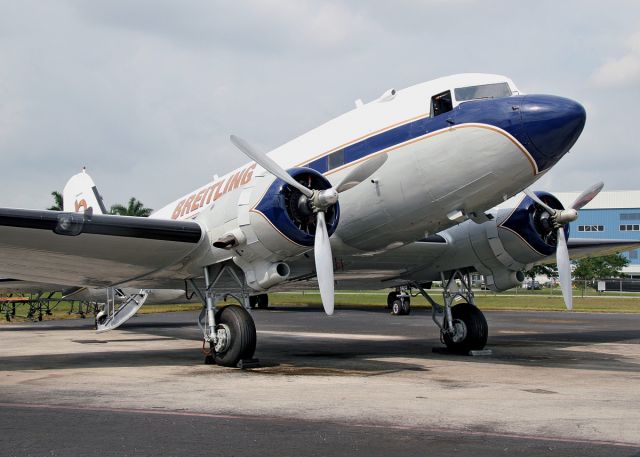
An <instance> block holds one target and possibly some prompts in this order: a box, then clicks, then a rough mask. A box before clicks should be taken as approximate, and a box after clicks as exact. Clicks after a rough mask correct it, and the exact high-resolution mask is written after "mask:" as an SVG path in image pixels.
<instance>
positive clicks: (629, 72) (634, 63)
mask: <svg viewBox="0 0 640 457" xmlns="http://www.w3.org/2000/svg"><path fill="white" fill-rule="evenodd" d="M627 47H628V52H627V54H625V55H624V56H622V57H620V58H617V59H608V60H607V61H606V62H605V63H604V64H602V65H601V66H600V67H599V68H598V69H597V70H596V71H595V73H594V74H593V75H592V77H591V82H592V83H593V84H594V85H595V86H599V87H625V86H631V85H634V84H640V32H638V33H635V34H633V35H632V36H631V37H630V38H629V40H628V43H627Z"/></svg>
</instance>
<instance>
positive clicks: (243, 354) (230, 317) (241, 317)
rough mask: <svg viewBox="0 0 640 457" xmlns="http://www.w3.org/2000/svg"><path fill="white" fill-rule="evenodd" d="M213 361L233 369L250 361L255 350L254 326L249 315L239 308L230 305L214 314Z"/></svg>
mask: <svg viewBox="0 0 640 457" xmlns="http://www.w3.org/2000/svg"><path fill="white" fill-rule="evenodd" d="M216 322H217V325H216V336H217V337H218V340H217V342H216V344H215V347H214V351H215V355H214V360H215V363H216V364H218V365H222V366H225V367H235V366H237V365H238V362H239V361H240V360H243V359H250V358H252V357H253V353H254V352H255V350H256V326H255V324H254V323H253V318H252V317H251V315H250V314H249V313H248V312H247V310H245V309H244V308H242V307H240V306H235V305H230V306H225V307H224V308H222V309H220V310H219V311H218V312H217V314H216Z"/></svg>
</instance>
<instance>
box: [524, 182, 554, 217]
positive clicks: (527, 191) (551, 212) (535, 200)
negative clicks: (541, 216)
mask: <svg viewBox="0 0 640 457" xmlns="http://www.w3.org/2000/svg"><path fill="white" fill-rule="evenodd" d="M522 192H524V193H525V195H526V196H527V197H529V198H530V199H531V200H533V201H534V202H536V203H537V204H538V205H540V206H542V207H543V208H544V209H546V210H547V211H548V212H549V214H555V212H556V210H555V209H553V208H552V207H550V206H549V205H547V204H546V203H545V202H543V201H542V200H540V199H539V198H538V196H537V195H536V194H534V193H533V192H532V191H531V189H529V188H528V187H527V188H526V189H525V190H523V191H522Z"/></svg>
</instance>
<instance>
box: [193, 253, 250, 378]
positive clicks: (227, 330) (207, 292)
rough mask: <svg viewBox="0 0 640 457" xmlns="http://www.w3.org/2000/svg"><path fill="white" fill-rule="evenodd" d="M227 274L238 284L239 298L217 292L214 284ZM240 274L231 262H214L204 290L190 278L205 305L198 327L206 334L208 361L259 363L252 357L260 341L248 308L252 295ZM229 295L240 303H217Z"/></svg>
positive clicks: (242, 364)
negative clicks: (228, 263) (229, 263)
mask: <svg viewBox="0 0 640 457" xmlns="http://www.w3.org/2000/svg"><path fill="white" fill-rule="evenodd" d="M224 273H228V274H229V275H230V276H231V277H232V278H233V280H234V281H235V282H236V283H237V284H238V285H239V297H238V296H236V295H233V294H220V293H216V292H215V286H216V284H217V283H218V282H219V280H220V278H221V277H222V276H223V274H224ZM241 277H242V272H241V271H239V270H237V269H236V268H234V267H233V266H231V265H212V266H209V267H205V269H204V282H205V289H204V290H200V288H198V286H197V285H196V283H195V281H194V280H193V279H190V280H189V283H190V284H191V287H193V290H194V291H195V293H196V294H198V296H199V297H200V299H201V300H202V304H203V307H202V311H201V312H200V316H199V317H198V326H199V327H200V330H202V334H203V343H202V348H203V349H202V350H203V353H204V355H205V359H204V363H205V364H217V365H221V366H225V367H239V368H243V367H245V368H246V367H251V366H257V365H258V360H257V359H254V358H253V354H254V352H255V350H256V341H257V338H256V326H255V324H254V322H253V318H252V317H251V314H249V312H248V311H247V307H248V306H249V294H248V293H247V291H246V288H245V282H244V281H243V280H242V279H241ZM230 297H231V298H235V299H236V301H237V302H238V303H239V304H240V306H238V305H236V304H228V305H225V306H220V307H218V306H217V304H218V303H220V301H221V300H222V299H224V301H226V299H227V298H230ZM224 301H223V303H224Z"/></svg>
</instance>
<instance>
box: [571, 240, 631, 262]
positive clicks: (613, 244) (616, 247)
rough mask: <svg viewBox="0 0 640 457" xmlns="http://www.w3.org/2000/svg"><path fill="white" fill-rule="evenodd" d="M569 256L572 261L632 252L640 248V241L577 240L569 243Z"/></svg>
mask: <svg viewBox="0 0 640 457" xmlns="http://www.w3.org/2000/svg"><path fill="white" fill-rule="evenodd" d="M567 244H568V247H569V255H570V256H571V258H572V259H581V258H583V257H589V256H594V255H595V256H603V255H609V254H617V253H618V252H624V251H630V250H632V249H636V248H637V247H640V240H596V239H586V238H582V239H580V238H575V239H573V240H569V241H568V243H567Z"/></svg>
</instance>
